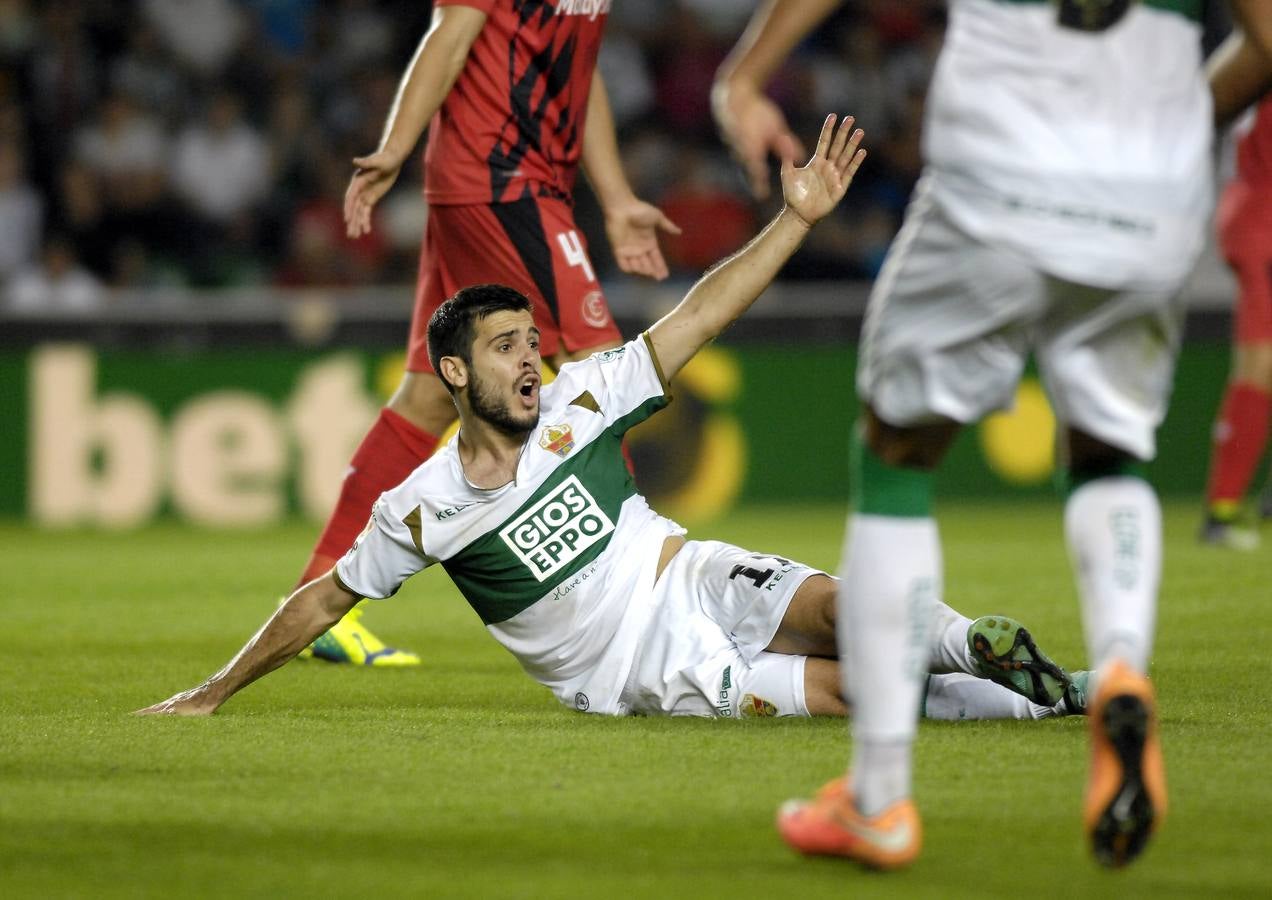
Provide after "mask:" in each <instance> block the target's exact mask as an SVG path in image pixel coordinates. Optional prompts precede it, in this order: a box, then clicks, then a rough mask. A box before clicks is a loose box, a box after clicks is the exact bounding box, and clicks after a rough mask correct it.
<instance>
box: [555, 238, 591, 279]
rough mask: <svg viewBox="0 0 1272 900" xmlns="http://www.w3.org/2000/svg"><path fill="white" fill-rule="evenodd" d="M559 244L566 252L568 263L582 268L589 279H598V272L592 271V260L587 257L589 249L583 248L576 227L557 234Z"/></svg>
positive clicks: (563, 251)
mask: <svg viewBox="0 0 1272 900" xmlns="http://www.w3.org/2000/svg"><path fill="white" fill-rule="evenodd" d="M557 244H559V245H560V247H561V252H562V253H564V254H565V261H566V263H568V264H569V265H571V266H578V267H579V268H581V269H582V270H583V274H584V275H586V276H587V280H588V281H595V280H596V273H595V272H593V271H592V262H591V260H589V259H588V258H587V251H586V250H584V249H583V242H582V241H581V240H579V233H578V232H577V231H575V230H574V229H570V230H569V231H562V232H561V233H560V234H558V235H557Z"/></svg>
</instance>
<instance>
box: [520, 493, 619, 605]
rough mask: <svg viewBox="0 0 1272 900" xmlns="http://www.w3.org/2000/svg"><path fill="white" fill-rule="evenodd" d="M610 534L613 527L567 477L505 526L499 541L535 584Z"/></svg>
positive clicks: (592, 501)
mask: <svg viewBox="0 0 1272 900" xmlns="http://www.w3.org/2000/svg"><path fill="white" fill-rule="evenodd" d="M613 530H614V523H613V522H611V521H610V518H609V516H607V515H605V511H604V510H603V509H601V507H600V506H599V505H598V504H597V502H596V500H595V499H593V497H592V495H591V494H589V493H588V492H587V490H586V489H585V488H584V487H583V485H582V484H580V483H579V477H578V476H577V475H571V476H570V477H569V478H567V479H565V481H563V482H561V484H560V485H558V486H557V488H556V490H554V491H552V493H550V494H548V495H547V496H546V497H544V498H543V499H542V500H540V501H539V502H538V503H536V504H535V505H534V506H532V507H530V508H529V509H528V510H526V511H525V512H524V513H522V514H521V515H520V516H518V517H517V518H516V519H514V520H513V521H511V522H509V523H508V524H507V525H505V526H504V527H503V528H502V529H501V530H500V532H499V537H500V538H502V539H503V542H504V543H505V544H507V545H508V547H509V549H511V550H512V552H513V553H515V554H516V555H517V558H518V559H520V560H521V561H522V562H523V563H525V565H526V568H528V569H529V570H530V572H531V574H533V575H534V577H535V580H537V581H546V580H547V578H548V576H550V575H551V574H552V573H553V572H556V571H557V570H558V569H561V568H562V567H564V566H567V565H569V564H570V563H571V562H572V561H573V560H575V559H577V558H578V556H579V554H581V553H582V552H583V551H584V550H586V549H587V548H588V547H590V546H592V545H593V544H595V543H596V542H597V541H599V540H600V539H601V538H603V537H605V535H607V534H609V533H610V532H611V531H613Z"/></svg>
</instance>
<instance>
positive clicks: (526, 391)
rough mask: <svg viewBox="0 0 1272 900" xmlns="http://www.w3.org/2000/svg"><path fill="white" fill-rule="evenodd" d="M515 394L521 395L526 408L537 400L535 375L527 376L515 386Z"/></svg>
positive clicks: (536, 377) (537, 383)
mask: <svg viewBox="0 0 1272 900" xmlns="http://www.w3.org/2000/svg"><path fill="white" fill-rule="evenodd" d="M517 393H518V394H520V395H521V399H522V402H524V403H525V404H526V405H527V406H528V405H530V404H532V403H534V402H535V401H536V400H538V398H539V377H538V376H537V375H529V376H527V377H526V378H525V379H523V380H522V382H521V384H519V385H518V386H517Z"/></svg>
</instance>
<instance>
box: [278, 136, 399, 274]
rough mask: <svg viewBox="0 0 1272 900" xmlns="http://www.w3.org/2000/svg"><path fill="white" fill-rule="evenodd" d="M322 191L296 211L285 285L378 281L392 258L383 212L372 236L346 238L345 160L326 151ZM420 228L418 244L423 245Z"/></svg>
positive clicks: (321, 167)
mask: <svg viewBox="0 0 1272 900" xmlns="http://www.w3.org/2000/svg"><path fill="white" fill-rule="evenodd" d="M318 180H319V185H320V193H319V195H318V196H316V197H314V198H312V199H310V200H308V201H306V202H305V203H303V204H302V205H301V206H300V208H299V209H297V210H296V217H295V219H294V220H293V221H292V223H291V227H290V229H289V235H290V242H289V249H290V253H289V256H288V260H287V263H286V264H285V265H284V266H283V269H282V271H281V272H280V273H279V276H278V283H279V284H281V285H284V286H286V287H305V286H313V285H324V284H336V285H347V284H357V283H366V282H368V281H374V280H375V276H376V272H377V271H379V269H380V266H381V265H382V264H383V262H384V260H385V259H386V258H387V256H388V253H389V248H388V245H387V244H386V242H385V235H384V229H383V228H381V227H380V221H379V220H380V218H381V212H380V211H379V210H377V211H376V213H375V220H376V224H375V227H373V228H372V229H371V231H370V233H369V234H364V235H363V236H362V237H360V238H358V239H357V240H353V241H351V240H349V239H348V238H346V237H345V224H344V192H345V184H346V182H347V181H348V168H347V164H346V163H345V161H344V160H341V159H337V158H336V157H335V156H333V155H332V154H331V153H322V154H321V155H320V158H319V162H318ZM418 234H419V233H418V232H416V235H417V237H416V244H417V247H418V242H419V239H418Z"/></svg>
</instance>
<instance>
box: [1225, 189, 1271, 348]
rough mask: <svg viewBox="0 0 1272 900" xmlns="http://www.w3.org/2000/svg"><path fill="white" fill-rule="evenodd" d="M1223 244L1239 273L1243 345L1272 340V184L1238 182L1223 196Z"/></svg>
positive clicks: (1238, 332)
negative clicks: (1254, 184) (1261, 184)
mask: <svg viewBox="0 0 1272 900" xmlns="http://www.w3.org/2000/svg"><path fill="white" fill-rule="evenodd" d="M1216 221H1217V223H1218V228H1219V247H1220V249H1221V250H1222V251H1223V257H1224V259H1225V260H1227V263H1228V265H1229V266H1231V267H1232V272H1233V274H1234V275H1236V277H1237V285H1238V293H1237V315H1236V324H1235V327H1234V334H1235V336H1236V341H1237V343H1238V344H1253V343H1267V342H1270V341H1272V185H1267V186H1265V187H1263V188H1258V187H1255V186H1252V185H1249V184H1246V183H1244V182H1239V181H1237V182H1232V183H1231V184H1229V185H1228V187H1227V188H1225V189H1224V192H1223V195H1222V196H1221V197H1220V199H1219V209H1218V213H1217V216H1216Z"/></svg>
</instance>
